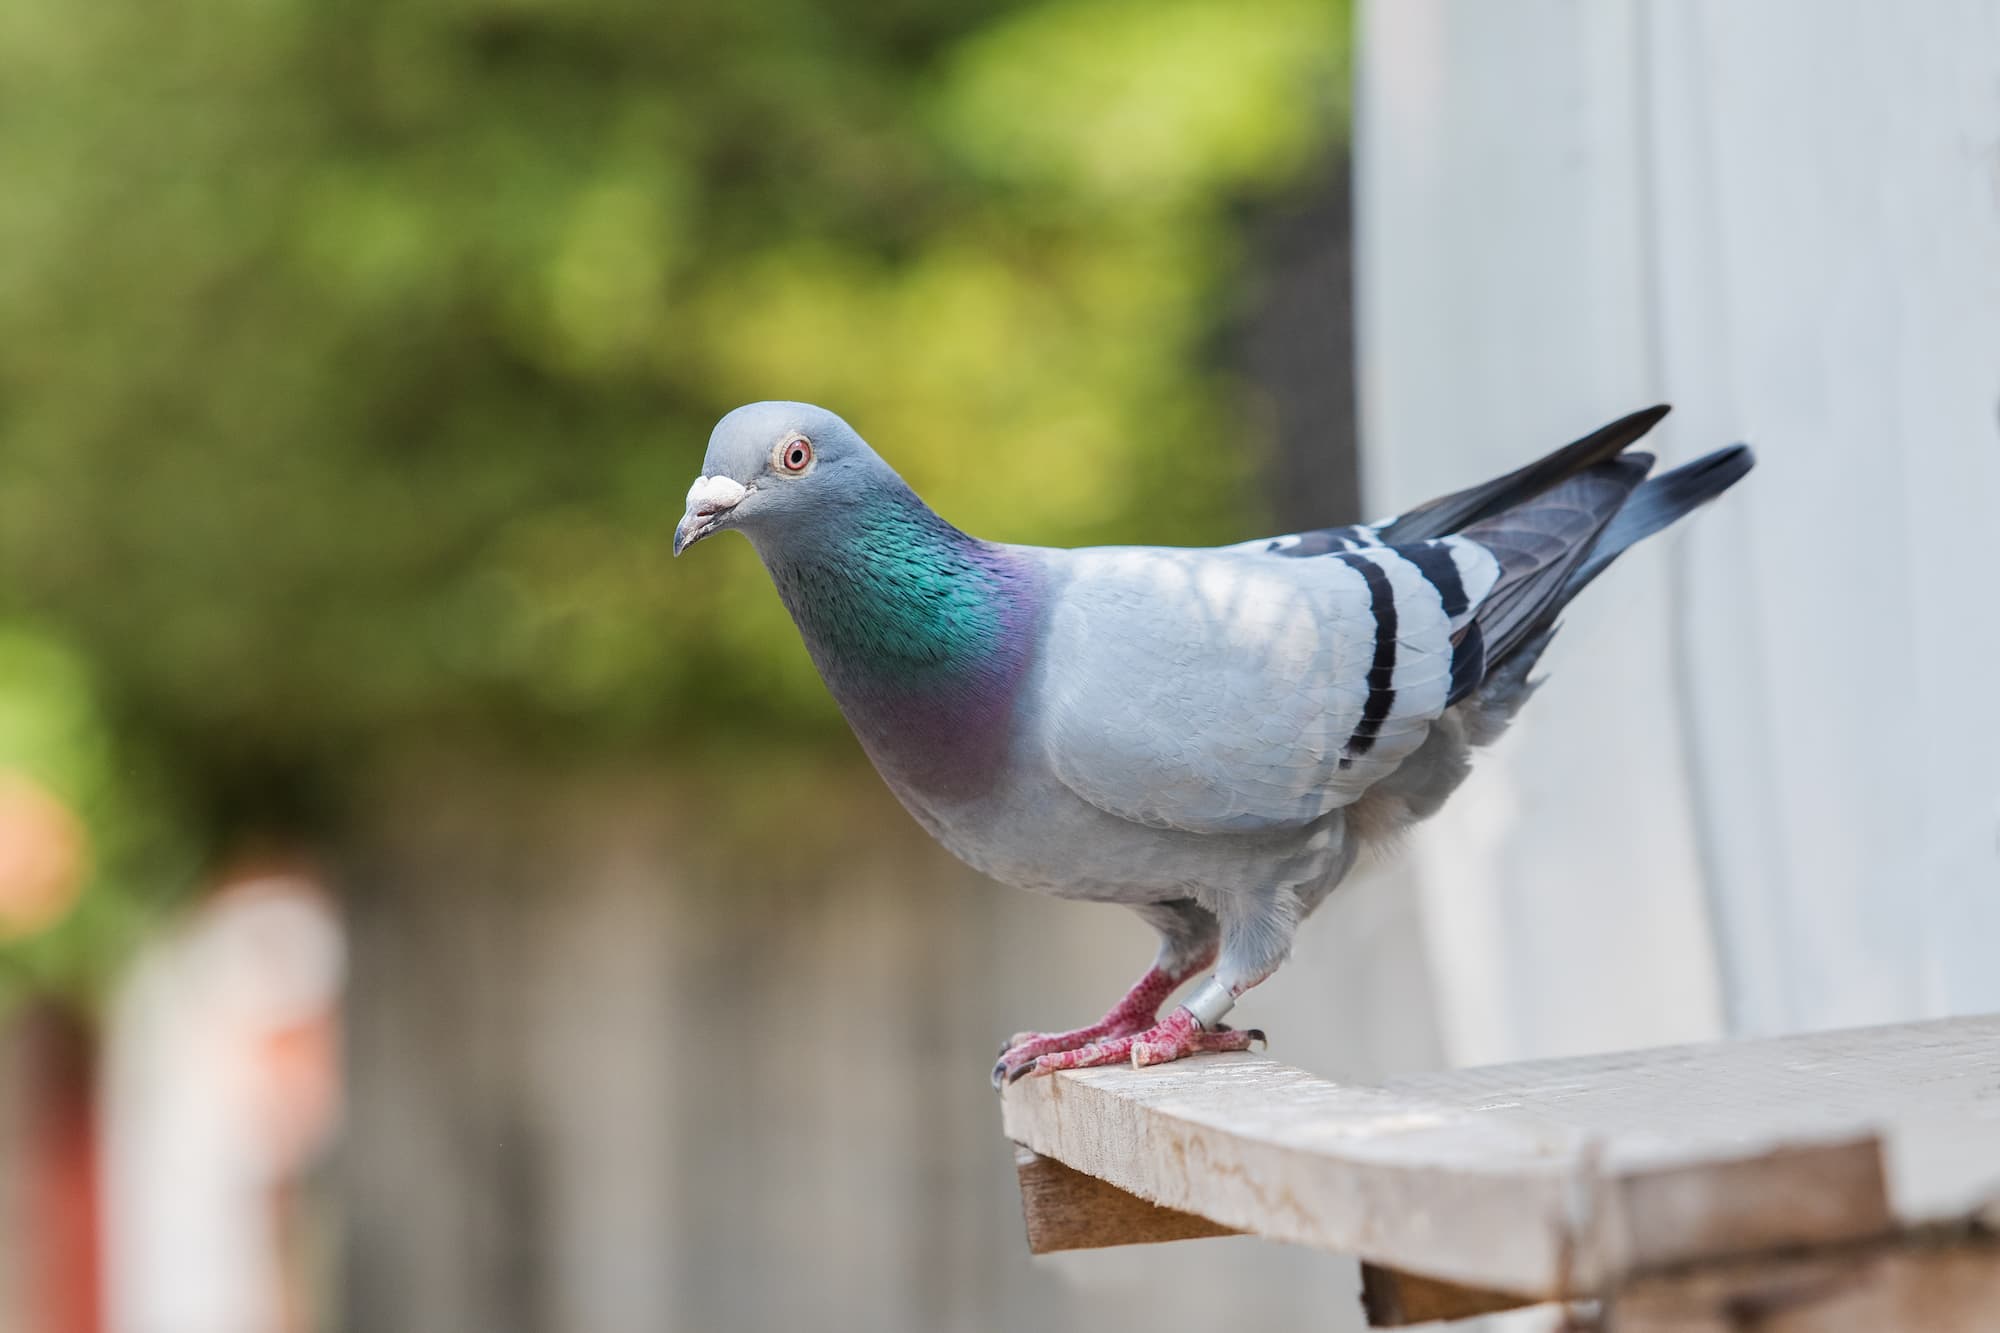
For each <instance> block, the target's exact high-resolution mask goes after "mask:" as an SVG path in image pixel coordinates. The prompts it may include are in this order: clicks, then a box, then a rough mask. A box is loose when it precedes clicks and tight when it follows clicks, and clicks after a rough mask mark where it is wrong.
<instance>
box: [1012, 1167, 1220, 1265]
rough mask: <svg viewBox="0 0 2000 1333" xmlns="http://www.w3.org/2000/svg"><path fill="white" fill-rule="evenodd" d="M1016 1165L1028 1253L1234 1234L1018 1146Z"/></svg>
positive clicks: (1213, 1223) (1048, 1252) (1195, 1216)
mask: <svg viewBox="0 0 2000 1333" xmlns="http://www.w3.org/2000/svg"><path fill="white" fill-rule="evenodd" d="M1014 1169H1015V1173H1016V1174H1017V1175H1018V1176H1019V1177H1020V1181H1021V1213H1022V1216H1023V1217H1024V1219H1025V1220H1026V1222H1027V1224H1028V1252H1029V1253H1030V1254H1053V1253H1055V1252H1056V1251H1058V1250H1093V1249H1101V1248H1104V1247H1106V1246H1111V1245H1144V1244H1149V1243H1152V1242H1155V1241H1168V1240H1194V1239H1198V1238H1200V1237H1203V1236H1231V1235H1235V1234H1236V1231H1235V1228H1233V1227H1226V1226H1223V1225H1221V1224H1220V1223H1217V1222H1211V1221H1209V1220H1208V1219H1207V1218H1205V1217H1200V1216H1197V1215H1196V1214H1194V1213H1183V1212H1179V1211H1177V1210H1175V1209H1172V1208H1162V1207H1160V1205H1158V1204H1156V1203H1149V1202H1147V1201H1146V1200H1144V1199H1142V1198H1140V1197H1139V1196H1138V1195H1136V1194H1128V1193H1126V1192H1125V1191H1124V1190H1121V1189H1119V1188H1118V1187H1117V1186H1115V1185H1107V1184H1106V1183H1104V1182H1103V1181H1101V1180H1099V1179H1097V1178H1096V1177H1095V1176H1086V1175H1085V1174H1083V1172H1081V1171H1077V1170H1074V1169H1073V1168H1071V1167H1067V1166H1064V1165H1063V1164H1062V1163H1061V1162H1058V1161H1056V1160H1055V1159H1054V1158H1052V1157H1044V1156H1042V1155H1041V1154H1040V1153H1037V1152H1033V1151H1031V1150H1029V1149H1027V1148H1023V1147H1021V1146H1020V1145H1018V1144H1017V1145H1015V1149H1014Z"/></svg>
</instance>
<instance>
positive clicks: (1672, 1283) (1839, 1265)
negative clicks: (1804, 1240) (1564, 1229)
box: [1605, 1229, 2000, 1333]
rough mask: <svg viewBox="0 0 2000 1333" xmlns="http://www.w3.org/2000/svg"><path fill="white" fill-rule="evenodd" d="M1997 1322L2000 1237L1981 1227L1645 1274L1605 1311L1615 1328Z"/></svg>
mask: <svg viewBox="0 0 2000 1333" xmlns="http://www.w3.org/2000/svg"><path fill="white" fill-rule="evenodd" d="M1996 1326H2000V1240H1996V1239H1995V1237H1994V1236H1993V1235H1992V1234H1991V1233H1990V1232H1981V1231H1978V1230H1976V1229H1967V1230H1962V1231H1959V1232H1958V1233H1956V1234H1955V1235H1924V1236H1917V1237H1905V1238H1899V1239H1896V1240H1892V1241H1888V1242H1883V1243H1878V1244H1874V1245H1868V1246H1863V1247H1845V1248H1841V1249H1837V1250H1835V1251H1833V1252H1831V1253H1821V1254H1816V1255H1810V1256H1798V1257H1788V1258H1778V1259H1771V1258H1763V1259H1755V1260H1740V1261H1737V1262H1735V1263H1730V1264H1722V1265H1713V1266H1708V1267H1704V1268H1700V1269H1696V1270H1693V1271H1689V1272H1682V1273H1665V1274H1657V1275H1654V1276H1650V1277H1641V1278H1638V1279H1636V1280H1635V1281H1634V1282H1633V1283H1632V1284H1631V1285H1630V1286H1629V1287H1628V1288H1627V1289H1625V1290H1624V1291H1622V1292H1619V1293H1618V1294H1617V1295H1616V1296H1615V1297H1614V1298H1613V1299H1612V1300H1611V1301H1610V1302H1609V1303H1608V1308H1607V1310H1606V1313H1605V1327H1606V1329H1607V1330H1608V1331H1609V1333H1741V1331H1742V1330H1744V1329H1751V1328H1754V1329H1756V1330H1757V1333H1991V1330H1992V1329H1993V1328H1995V1327H1996Z"/></svg>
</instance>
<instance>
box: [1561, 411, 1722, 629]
mask: <svg viewBox="0 0 2000 1333" xmlns="http://www.w3.org/2000/svg"><path fill="white" fill-rule="evenodd" d="M1756 462H1757V456H1756V455H1755V454H1753V453H1751V452H1750V446H1749V445H1747V444H1732V445H1730V446H1729V447H1728V448H1726V449H1717V450H1716V451H1715V452H1714V453H1712V454H1705V455H1703V456H1702V457H1700V458H1697V459H1695V460H1694V462H1692V463H1686V464H1683V465H1682V466H1680V467H1677V468H1675V469H1674V470H1673V471H1671V472H1662V473H1661V474H1660V475H1659V476H1657V477H1654V478H1652V479H1651V480H1650V481H1648V482H1647V483H1646V484H1645V485H1643V486H1641V487H1640V488H1639V489H1638V490H1636V491H1634V492H1633V493H1632V498H1631V499H1630V500H1627V501H1626V502H1625V507H1624V508H1623V509H1620V510H1619V511H1618V516H1617V517H1616V518H1614V519H1612V520H1611V522H1610V523H1609V524H1608V525H1606V527H1605V529H1604V532H1603V533H1602V534H1601V535H1600V536H1599V537H1598V539H1597V544H1596V545H1595V546H1593V547H1592V548H1591V551H1590V558H1589V559H1588V560H1585V561H1584V562H1583V564H1581V565H1579V566H1578V567H1577V570H1576V573H1574V574H1572V575H1570V580H1569V583H1568V584H1567V585H1565V586H1564V588H1563V596H1562V599H1563V600H1564V601H1565V602H1566V601H1568V600H1569V599H1570V598H1572V597H1574V596H1576V595H1577V594H1578V593H1580V592H1582V591H1583V589H1584V587H1585V586H1586V585H1587V584H1589V582H1590V581H1591V580H1592V579H1594V578H1596V577H1597V576H1598V575H1599V574H1602V573H1603V572H1604V570H1605V568H1606V567H1607V566H1608V565H1610V563H1611V562H1612V561H1613V560H1616V559H1617V558H1618V557H1619V556H1620V555H1622V554H1623V553H1624V552H1625V550H1626V549H1627V548H1628V547H1630V546H1632V545H1633V544H1634V543H1637V542H1641V541H1644V540H1645V539H1646V538H1648V537H1650V536H1652V535H1653V534H1654V533H1656V532H1658V531H1660V530H1661V529H1662V528H1664V527H1666V526H1667V525H1668V524H1670V523H1673V522H1674V521H1675V520H1676V519H1680V518H1684V517H1686V516H1687V515H1688V514H1689V513H1691V512H1693V511H1694V510H1696V509H1699V508H1700V507H1701V506H1702V505H1705V504H1707V503H1708V502H1709V501H1710V500H1713V499H1714V498H1715V497H1716V496H1718V495H1720V494H1722V493H1723V492H1724V491H1726V490H1728V489H1729V488H1730V487H1731V486H1734V485H1735V484H1736V483H1737V482H1739V481H1741V480H1743V478H1744V477H1745V476H1747V475H1748V474H1749V472H1750V469H1751V468H1752V467H1754V466H1755V465H1756Z"/></svg>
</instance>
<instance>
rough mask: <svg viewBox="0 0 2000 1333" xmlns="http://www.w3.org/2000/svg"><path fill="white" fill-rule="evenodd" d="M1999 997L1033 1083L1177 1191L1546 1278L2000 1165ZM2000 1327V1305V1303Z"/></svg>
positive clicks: (1120, 1168)
mask: <svg viewBox="0 0 2000 1333" xmlns="http://www.w3.org/2000/svg"><path fill="white" fill-rule="evenodd" d="M1996 1050H2000V1018H1976V1019H1955V1020H1947V1021H1944V1022H1939V1023H1927V1024H1910V1025H1904V1026H1901V1027H1895V1028H1877V1029H1868V1030H1863V1031H1858V1032H1844V1033H1824V1034H1815V1035H1811V1036H1805V1037H1790V1038H1783V1039H1779V1040H1775V1041H1761V1042H1743V1043H1719V1044H1714V1045H1707V1046H1693V1047H1675V1048H1668V1049H1664V1050H1658V1051H1638V1052H1624V1053H1620V1054H1618V1055H1612V1056H1597V1057H1588V1058H1584V1059H1576V1060H1558V1061H1541V1062H1535V1063H1532V1064H1524V1065H1517V1066H1511V1067H1506V1066H1503V1067H1496V1068H1492V1069H1476V1070H1462V1071H1454V1072H1451V1073H1445V1074H1437V1075H1426V1076H1423V1077H1421V1078H1416V1079H1406V1080H1400V1081H1398V1082H1395V1083H1391V1084H1386V1085H1374V1086H1368V1085H1354V1084H1334V1083H1329V1082H1327V1081H1325V1080H1323V1079H1318V1078H1314V1077H1313V1076H1311V1075H1309V1074H1306V1073H1303V1072H1302V1071H1299V1070H1296V1069H1288V1068H1286V1067H1284V1066H1282V1065H1278V1064H1275V1063H1273V1062H1271V1061H1269V1060H1264V1059H1260V1058H1257V1057H1254V1056H1249V1055H1242V1056H1206V1057H1197V1058H1195V1059H1191V1060H1187V1061H1182V1062H1179V1063H1177V1064H1174V1065H1169V1066H1165V1067H1161V1068H1153V1069H1144V1070H1133V1069H1124V1068H1114V1069H1097V1070H1086V1071H1080V1072H1076V1073H1065V1074H1058V1075H1056V1076H1054V1077H1050V1078H1033V1079H1025V1080H1023V1081H1021V1082H1020V1083H1018V1084H1014V1085H1011V1086H1010V1087H1009V1088H1008V1089H1007V1090H1006V1093H1005V1097H1004V1101H1003V1108H1004V1109H1003V1118H1004V1121H1005V1125H1006V1130H1007V1134H1008V1136H1009V1137H1010V1138H1012V1139H1014V1140H1016V1141H1017V1142H1020V1143H1023V1144H1025V1145H1026V1146H1028V1147H1029V1148H1031V1149H1033V1150H1034V1151H1035V1152H1037V1153H1040V1154H1042V1155H1044V1156H1048V1157H1052V1158H1055V1159H1056V1160H1058V1161H1060V1162H1063V1163H1065V1164H1067V1165H1068V1166H1070V1167H1072V1168H1074V1169H1075V1170H1077V1171H1079V1172H1082V1173H1084V1174H1086V1175H1088V1176H1091V1177H1093V1178H1095V1179H1097V1180H1100V1181H1103V1182H1106V1183H1108V1184H1109V1185H1112V1186H1115V1187H1116V1188H1118V1189H1120V1190H1123V1191H1126V1192H1128V1193H1130V1194H1133V1195H1136V1196H1138V1197H1139V1198H1141V1199H1144V1200H1147V1201H1149V1202H1151V1203H1154V1204H1158V1205H1160V1206H1162V1207H1165V1208H1170V1209H1175V1210H1178V1211H1180V1212H1184V1213H1193V1214H1196V1215H1198V1216H1200V1217H1204V1218H1207V1219H1209V1220H1210V1221H1211V1222H1213V1223H1216V1224H1218V1225H1221V1226H1224V1227H1230V1228H1235V1229H1238V1230H1242V1231H1246V1232H1250V1233H1253V1234H1256V1235H1260V1236H1265V1237H1269V1238H1272V1239H1278V1240H1286V1241H1291V1242H1295V1243H1299V1244H1305V1245H1313V1246H1317V1247H1320V1248H1324V1249H1330V1250H1335V1251H1338V1252H1341V1253H1346V1254H1353V1255H1356V1256H1359V1257H1360V1258H1362V1259H1364V1260H1366V1261H1368V1262H1370V1263H1372V1264H1376V1265H1379V1266H1385V1267H1389V1268H1393V1269H1396V1270H1399V1271H1400V1273H1402V1274H1417V1275H1422V1276H1423V1277H1426V1278H1430V1279H1436V1280H1438V1281H1441V1282H1444V1283H1449V1284H1454V1285H1456V1286H1457V1287H1460V1288H1473V1289H1478V1290H1481V1291H1488V1292H1495V1293H1504V1294H1506V1295H1508V1296H1512V1297H1516V1298H1520V1299H1522V1300H1549V1299H1565V1298H1572V1297H1580V1296H1590V1295H1593V1294H1596V1293H1601V1292H1606V1291H1609V1290H1612V1289H1613V1288H1615V1287H1617V1286H1619V1285H1620V1284H1622V1283H1624V1282H1625V1280H1626V1279H1628V1278H1630V1277H1632V1276H1634V1275H1639V1274H1649V1273H1654V1272H1658V1271H1661V1270H1664V1269H1672V1268H1676V1267H1685V1266H1688V1265H1691V1264H1695V1263H1698V1262H1702V1261H1707V1260H1714V1259H1723V1258H1728V1257H1731V1256H1736V1255H1741V1254H1745V1253H1755V1252H1771V1251H1778V1250H1785V1249H1801V1248H1810V1247H1815V1246H1824V1245H1828V1244H1835V1243H1842V1242H1855V1241H1862V1240H1871V1239H1875V1238H1879V1237H1881V1236H1884V1235H1886V1234H1889V1233H1891V1232H1893V1231H1895V1230H1896V1229H1897V1228H1899V1227H1902V1226H1908V1225H1911V1224H1913V1223H1918V1222H1923V1221H1928V1220H1933V1219H1936V1218H1939V1217H1943V1216H1950V1215H1956V1214H1957V1213H1959V1212H1962V1211H1964V1209H1965V1208H1967V1207H1969V1206H1970V1201H1971V1200H1976V1199H1977V1198H1978V1197H1979V1196H1980V1195H1982V1194H1985V1193H1992V1192H1995V1191H1996V1190H2000V1079H1995V1078H1994V1077H1993V1070H1994V1069H1995V1068H1996V1064H1995V1057H1994V1055H1993V1052H1994V1051H1996ZM1996 1327H2000V1324H1996Z"/></svg>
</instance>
